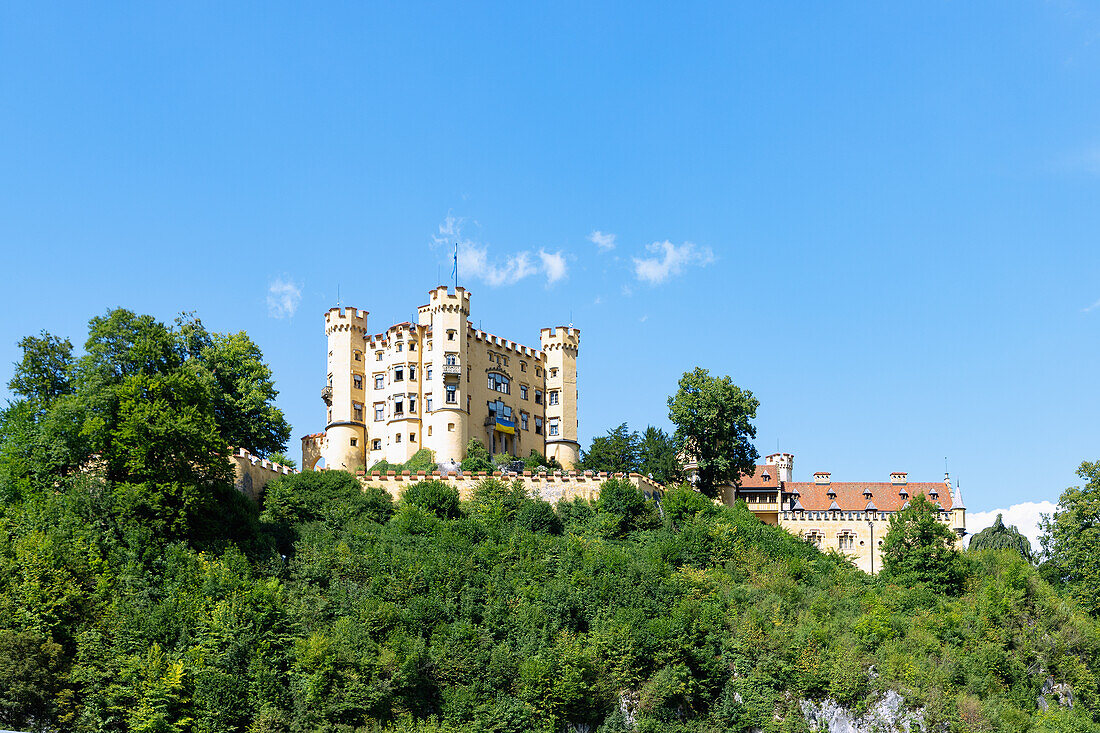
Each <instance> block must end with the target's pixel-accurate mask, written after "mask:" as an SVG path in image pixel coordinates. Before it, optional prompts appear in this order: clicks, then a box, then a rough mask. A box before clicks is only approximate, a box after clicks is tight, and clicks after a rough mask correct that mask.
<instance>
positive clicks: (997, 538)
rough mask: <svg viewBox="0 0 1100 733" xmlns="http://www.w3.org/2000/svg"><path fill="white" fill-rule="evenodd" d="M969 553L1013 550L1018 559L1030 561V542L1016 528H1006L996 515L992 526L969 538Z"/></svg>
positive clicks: (999, 516)
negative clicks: (1018, 554)
mask: <svg viewBox="0 0 1100 733" xmlns="http://www.w3.org/2000/svg"><path fill="white" fill-rule="evenodd" d="M969 549H970V551H971V552H978V551H980V550H1015V551H1016V552H1018V553H1020V557H1022V558H1024V559H1025V560H1031V542H1029V541H1028V539H1027V537H1024V536H1023V535H1022V534H1020V531H1019V530H1018V529H1016V527H1006V526H1005V524H1004V522H1003V521H1001V515H1000V514H998V515H997V521H996V522H994V523H993V526H991V527H986V528H985V529H983V530H982V531H981V532H978V534H976V535H974V536H973V537H971V538H970V547H969Z"/></svg>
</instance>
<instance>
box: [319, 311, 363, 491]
mask: <svg viewBox="0 0 1100 733" xmlns="http://www.w3.org/2000/svg"><path fill="white" fill-rule="evenodd" d="M366 334H367V312H366V311H361V310H358V309H357V308H342V309H341V308H332V309H330V310H329V311H328V313H325V335H326V336H327V337H328V377H327V381H326V383H325V386H324V388H323V389H322V390H321V399H322V400H324V402H325V404H326V406H327V408H326V409H327V420H326V423H325V438H326V439H325V444H324V448H323V457H324V459H325V468H331V469H342V470H345V471H355V470H356V469H358V468H365V467H366V450H367V427H366V421H365V414H366V405H365V404H364V402H365V394H366V393H365V392H364V382H365V380H366V376H365V373H364V363H365V360H366V357H365V356H364V354H363V337H364V336H365V335H366Z"/></svg>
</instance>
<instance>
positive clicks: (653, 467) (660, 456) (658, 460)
mask: <svg viewBox="0 0 1100 733" xmlns="http://www.w3.org/2000/svg"><path fill="white" fill-rule="evenodd" d="M638 454H639V461H638V463H639V471H640V473H644V474H646V475H647V476H652V477H653V479H654V480H655V481H657V482H658V483H661V484H664V485H665V486H671V485H672V484H675V483H677V482H679V481H683V479H684V466H683V464H682V463H681V462H680V456H679V450H677V446H676V441H675V440H673V439H672V436H670V435H669V434H668V433H666V432H665V431H664V430H661V429H660V428H655V427H653V426H652V425H650V426H649V427H647V428H646V429H645V432H644V433H642V439H641V442H640V443H639V444H638Z"/></svg>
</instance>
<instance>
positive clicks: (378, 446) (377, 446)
mask: <svg viewBox="0 0 1100 733" xmlns="http://www.w3.org/2000/svg"><path fill="white" fill-rule="evenodd" d="M370 449H371V450H382V439H381V438H375V439H374V440H372V441H371V443H370Z"/></svg>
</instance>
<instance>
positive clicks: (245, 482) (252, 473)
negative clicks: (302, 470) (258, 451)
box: [229, 448, 298, 501]
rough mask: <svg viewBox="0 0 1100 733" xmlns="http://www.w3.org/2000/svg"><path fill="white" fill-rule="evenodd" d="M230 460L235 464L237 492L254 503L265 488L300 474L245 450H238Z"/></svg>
mask: <svg viewBox="0 0 1100 733" xmlns="http://www.w3.org/2000/svg"><path fill="white" fill-rule="evenodd" d="M229 460H230V461H231V462H232V463H233V473H234V480H233V485H234V486H236V487H237V491H239V492H241V493H242V494H244V495H245V496H247V497H248V498H249V499H252V500H253V501H257V500H258V499H259V498H260V492H262V491H263V489H264V487H265V486H267V485H268V484H269V483H271V482H272V481H274V480H275V479H277V478H279V477H280V476H289V475H290V474H292V473H298V471H297V470H295V469H293V468H290V467H289V466H284V465H282V464H279V463H272V462H271V461H269V460H267V459H266V458H260V457H259V456H254V455H252V454H251V453H249V452H248V451H247V450H245V449H244V448H239V449H237V450H236V451H235V452H234V453H233V455H231V456H230V457H229Z"/></svg>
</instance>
